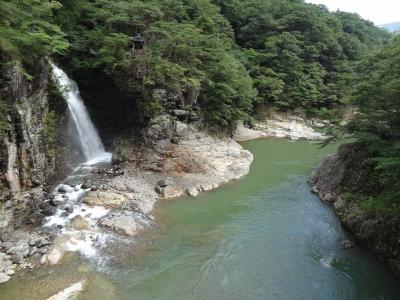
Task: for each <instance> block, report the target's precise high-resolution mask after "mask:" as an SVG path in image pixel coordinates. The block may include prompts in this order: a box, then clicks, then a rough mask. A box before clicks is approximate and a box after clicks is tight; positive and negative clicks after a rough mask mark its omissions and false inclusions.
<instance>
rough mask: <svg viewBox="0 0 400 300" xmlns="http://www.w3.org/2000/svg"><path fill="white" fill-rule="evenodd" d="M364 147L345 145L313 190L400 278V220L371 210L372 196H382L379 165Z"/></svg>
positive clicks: (314, 180) (324, 166)
mask: <svg viewBox="0 0 400 300" xmlns="http://www.w3.org/2000/svg"><path fill="white" fill-rule="evenodd" d="M363 149H365V147H363V145H361V144H348V145H343V146H342V147H341V148H340V149H339V151H338V153H336V154H335V155H332V156H328V157H327V158H325V159H324V160H323V161H322V163H321V164H320V166H319V167H318V168H317V169H316V170H315V171H314V173H313V174H312V176H311V178H310V184H311V189H312V191H313V192H314V193H316V194H317V195H318V196H319V197H320V198H321V199H322V200H323V201H325V202H327V203H329V204H331V205H332V206H333V209H334V210H335V212H336V214H337V216H338V217H339V219H340V220H341V222H342V224H343V225H344V226H345V227H346V229H348V230H349V231H350V232H352V233H353V234H354V235H355V237H356V238H357V239H358V240H359V241H360V242H361V243H362V244H364V245H366V246H367V247H368V248H369V249H370V250H372V252H374V253H375V254H377V255H378V257H379V258H381V259H382V260H384V261H386V262H387V263H388V265H389V267H390V268H391V270H392V271H393V273H394V274H395V275H396V276H397V277H398V278H400V253H399V249H400V220H399V218H398V216H396V214H395V213H393V212H391V211H387V210H377V209H374V210H371V209H368V207H367V206H366V205H365V203H366V200H367V199H368V197H369V196H376V195H378V194H379V192H380V187H379V185H378V184H377V182H379V178H376V176H377V175H376V172H373V170H374V168H375V167H376V166H375V163H374V161H373V160H371V159H369V158H368V153H367V152H366V151H363Z"/></svg>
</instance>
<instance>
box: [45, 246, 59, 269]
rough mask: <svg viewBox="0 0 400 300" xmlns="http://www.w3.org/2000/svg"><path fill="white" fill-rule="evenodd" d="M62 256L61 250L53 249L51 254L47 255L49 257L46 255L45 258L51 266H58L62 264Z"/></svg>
mask: <svg viewBox="0 0 400 300" xmlns="http://www.w3.org/2000/svg"><path fill="white" fill-rule="evenodd" d="M62 256H63V255H62V253H61V251H60V250H58V249H53V250H51V251H50V253H49V254H47V255H45V256H43V257H46V258H47V262H48V263H49V264H50V265H56V264H58V263H59V262H60V260H61V259H62Z"/></svg>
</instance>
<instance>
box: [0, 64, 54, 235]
mask: <svg viewBox="0 0 400 300" xmlns="http://www.w3.org/2000/svg"><path fill="white" fill-rule="evenodd" d="M29 73H30V74H29V75H28V74H27V73H26V71H24V70H23V69H22V67H21V66H19V65H18V64H14V66H13V67H4V65H3V67H2V69H1V71H0V98H1V100H2V102H3V103H4V104H5V106H6V116H3V118H4V119H5V120H6V127H7V128H6V130H4V131H3V132H2V134H1V139H0V174H1V175H0V201H1V202H0V205H1V214H0V232H3V233H4V230H5V229H11V228H15V227H18V226H20V225H24V224H27V223H28V224H29V223H33V222H35V221H36V219H37V217H38V215H37V213H36V212H37V211H38V207H39V205H40V204H41V201H43V197H44V194H45V192H46V185H47V184H48V183H49V182H52V181H53V180H52V179H53V178H54V176H53V175H54V174H55V170H56V161H55V157H56V155H55V149H53V147H54V146H55V143H56V141H55V140H54V139H55V137H56V136H57V133H56V131H57V130H56V128H55V126H56V120H55V119H56V118H57V117H56V116H55V115H54V113H52V112H51V111H50V106H51V105H50V103H49V98H50V97H49V96H48V88H49V78H50V75H49V65H48V63H47V62H46V60H45V59H41V60H39V61H37V62H36V63H35V65H34V66H33V67H32V69H31V70H29Z"/></svg>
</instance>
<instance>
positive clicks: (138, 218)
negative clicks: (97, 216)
mask: <svg viewBox="0 0 400 300" xmlns="http://www.w3.org/2000/svg"><path fill="white" fill-rule="evenodd" d="M150 223H151V221H150V219H149V218H148V217H147V216H146V215H144V214H141V213H136V212H133V211H117V212H112V213H110V214H108V215H107V216H105V217H103V218H102V219H101V220H100V221H99V224H100V225H101V226H104V227H106V228H109V229H111V230H114V231H116V232H119V233H122V234H125V235H128V236H133V235H135V234H137V233H138V232H139V231H140V230H142V229H144V228H145V227H146V226H149V225H150Z"/></svg>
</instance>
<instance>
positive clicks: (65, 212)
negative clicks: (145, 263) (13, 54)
mask: <svg viewBox="0 0 400 300" xmlns="http://www.w3.org/2000/svg"><path fill="white" fill-rule="evenodd" d="M141 138H142V139H143V138H144V139H145V140H146V142H145V143H140V142H139V141H138V140H137V139H135V138H134V137H133V136H132V137H123V138H121V139H118V140H117V141H116V142H115V151H114V153H115V154H114V158H113V161H112V163H108V164H107V163H102V164H98V165H95V166H85V165H82V166H81V167H80V168H78V169H77V170H75V172H74V173H73V174H72V175H71V176H69V177H68V178H67V179H66V180H65V181H64V182H63V183H62V184H61V185H59V186H57V187H56V188H55V190H54V192H52V193H50V194H49V196H48V199H47V200H45V201H43V202H42V203H41V204H40V207H39V212H40V214H41V216H42V218H43V224H44V226H43V227H39V228H33V229H32V230H31V231H26V230H24V231H9V234H3V235H2V243H1V244H0V247H1V248H0V251H2V253H3V252H4V255H3V256H2V257H3V260H4V263H3V265H5V267H3V268H2V269H1V272H2V273H1V274H2V275H1V276H2V281H3V282H4V281H7V280H9V278H10V277H9V276H11V275H12V274H13V272H14V270H18V269H23V268H33V267H34V266H37V265H56V264H58V263H60V262H61V261H62V258H63V256H64V255H65V253H66V252H68V251H80V252H81V254H83V255H84V256H88V257H91V256H95V255H100V254H99V251H101V250H102V249H105V248H107V247H108V245H110V244H113V245H115V244H118V243H125V244H129V243H130V242H131V241H132V236H135V235H137V234H139V233H141V232H143V231H144V230H146V229H147V228H149V227H150V226H152V225H156V224H154V221H153V216H152V214H151V212H152V210H153V208H154V205H155V202H156V201H157V200H158V199H171V198H177V197H180V196H182V195H185V194H187V195H190V196H193V197H196V196H197V195H198V193H199V192H201V191H208V190H211V189H213V188H216V187H218V186H220V185H221V184H224V183H227V182H229V181H231V180H235V179H238V178H240V177H242V176H244V175H246V174H247V173H248V171H249V167H250V164H251V162H252V160H253V156H252V154H251V153H250V152H249V151H247V150H244V149H243V148H242V147H241V146H240V145H239V144H238V143H237V142H235V141H234V140H233V139H230V138H220V137H216V136H212V135H210V134H207V133H206V132H205V131H203V130H201V129H200V128H199V126H198V125H195V124H186V123H183V122H180V121H178V120H174V119H173V118H172V117H171V116H169V115H162V116H159V117H157V118H156V119H154V120H152V122H151V123H150V126H148V128H147V129H146V130H145V132H144V133H143V134H142V136H141ZM42 196H44V194H42ZM22 235H23V236H22ZM116 240H118V241H117V242H116Z"/></svg>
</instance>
